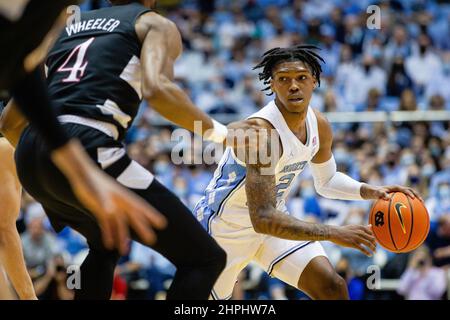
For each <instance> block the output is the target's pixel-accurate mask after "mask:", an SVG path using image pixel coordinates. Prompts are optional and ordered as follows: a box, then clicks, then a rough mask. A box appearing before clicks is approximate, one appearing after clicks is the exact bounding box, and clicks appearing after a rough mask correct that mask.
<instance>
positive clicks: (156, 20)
mask: <svg viewBox="0 0 450 320" xmlns="http://www.w3.org/2000/svg"><path fill="white" fill-rule="evenodd" d="M136 23H137V24H139V23H145V24H146V25H148V26H149V27H150V26H153V27H158V28H177V26H176V24H175V22H173V21H172V20H170V19H168V18H166V17H164V16H162V15H160V14H159V13H157V12H154V11H149V12H146V13H144V14H142V15H141V16H140V17H139V19H138V20H137V22H136Z"/></svg>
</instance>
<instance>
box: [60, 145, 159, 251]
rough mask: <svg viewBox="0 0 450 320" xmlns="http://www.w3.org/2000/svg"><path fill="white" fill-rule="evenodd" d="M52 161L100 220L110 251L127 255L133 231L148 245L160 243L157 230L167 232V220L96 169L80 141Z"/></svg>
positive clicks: (142, 200)
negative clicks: (114, 250)
mask: <svg viewBox="0 0 450 320" xmlns="http://www.w3.org/2000/svg"><path fill="white" fill-rule="evenodd" d="M52 159H53V160H54V162H55V164H56V165H57V166H58V168H60V169H61V171H62V172H63V173H64V174H65V175H66V177H67V178H68V180H69V182H70V184H71V187H72V190H73V192H74V194H75V195H76V196H77V198H78V200H79V201H80V202H81V203H82V204H83V205H84V206H85V207H86V208H87V209H88V210H89V211H90V212H91V213H92V214H93V215H94V216H95V217H96V219H97V221H98V223H99V226H100V228H101V231H102V235H103V241H104V244H105V247H106V248H108V249H111V250H112V249H117V250H118V251H119V252H120V253H121V254H125V253H126V252H127V251H128V240H129V239H130V236H129V228H132V229H133V230H134V231H135V232H136V234H137V236H138V237H139V238H140V239H141V240H142V242H144V243H145V244H153V243H154V242H155V241H156V235H155V232H154V230H153V228H156V229H163V228H165V226H166V224H167V221H166V219H165V217H164V216H163V215H161V213H159V212H158V211H157V210H156V209H154V208H153V207H151V206H150V205H149V204H148V203H147V202H146V201H144V199H142V198H141V197H139V196H138V195H136V194H134V193H133V192H131V191H130V190H128V189H126V188H125V187H123V186H121V185H119V183H118V182H117V181H115V180H114V179H113V178H111V177H110V176H108V175H107V174H106V173H104V172H103V171H101V170H100V169H99V168H98V167H96V166H95V165H94V164H93V162H92V160H91V159H90V158H89V157H88V156H87V155H86V153H85V151H84V150H83V148H82V147H81V145H80V144H79V142H78V141H70V142H69V143H68V144H67V146H64V147H62V148H60V149H58V150H57V151H54V152H53V154H52Z"/></svg>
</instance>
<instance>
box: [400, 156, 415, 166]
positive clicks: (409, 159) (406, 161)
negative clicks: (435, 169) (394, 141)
mask: <svg viewBox="0 0 450 320" xmlns="http://www.w3.org/2000/svg"><path fill="white" fill-rule="evenodd" d="M414 162H415V159H414V155H412V154H410V153H408V154H405V155H404V156H402V158H401V160H400V164H401V165H402V166H409V165H412V164H414Z"/></svg>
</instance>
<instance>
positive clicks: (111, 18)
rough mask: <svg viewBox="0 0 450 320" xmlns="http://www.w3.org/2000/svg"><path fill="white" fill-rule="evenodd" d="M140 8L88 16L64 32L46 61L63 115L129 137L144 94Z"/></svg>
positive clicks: (116, 8) (112, 9) (107, 10)
mask: <svg viewBox="0 0 450 320" xmlns="http://www.w3.org/2000/svg"><path fill="white" fill-rule="evenodd" d="M148 11H150V10H149V9H147V8H145V7H144V6H143V5H141V4H139V3H131V4H127V5H120V6H113V7H110V8H103V9H99V10H94V11H89V12H84V13H82V14H81V19H80V20H79V21H78V22H75V23H72V24H71V25H69V26H68V27H66V28H65V29H64V31H63V32H62V34H61V36H60V38H59V39H58V40H57V42H56V44H55V46H54V48H53V49H52V50H51V51H50V53H49V55H48V58H47V61H46V73H47V82H48V87H49V93H50V95H51V97H52V99H53V102H54V105H55V108H56V110H57V113H58V114H59V115H61V114H70V115H77V116H82V117H85V118H90V119H95V120H100V121H104V122H109V123H112V124H114V125H116V126H117V128H118V130H119V133H120V137H121V138H123V136H124V133H125V132H126V129H127V128H128V127H129V125H130V124H131V122H132V121H133V119H134V117H135V116H136V114H137V111H138V108H139V104H140V102H141V100H142V93H141V67H140V54H141V43H140V41H139V39H138V37H137V34H136V31H135V23H136V19H137V18H138V17H139V16H140V15H142V14H143V13H145V12H148Z"/></svg>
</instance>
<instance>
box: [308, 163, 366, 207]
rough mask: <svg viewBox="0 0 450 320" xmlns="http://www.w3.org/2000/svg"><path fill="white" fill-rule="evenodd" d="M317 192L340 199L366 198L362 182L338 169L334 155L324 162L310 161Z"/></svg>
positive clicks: (326, 196)
mask: <svg viewBox="0 0 450 320" xmlns="http://www.w3.org/2000/svg"><path fill="white" fill-rule="evenodd" d="M310 166H311V172H312V176H313V179H314V187H315V188H316V191H317V193H319V194H320V195H321V196H323V197H325V198H330V199H340V200H364V199H363V198H362V197H361V193H360V190H361V185H362V183H361V182H359V181H356V180H354V179H352V178H350V177H349V176H347V175H345V174H343V173H342V172H337V171H336V161H335V160H334V156H331V158H330V160H328V161H325V162H322V163H313V162H311V163H310Z"/></svg>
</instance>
